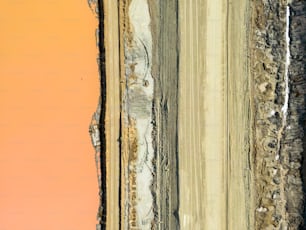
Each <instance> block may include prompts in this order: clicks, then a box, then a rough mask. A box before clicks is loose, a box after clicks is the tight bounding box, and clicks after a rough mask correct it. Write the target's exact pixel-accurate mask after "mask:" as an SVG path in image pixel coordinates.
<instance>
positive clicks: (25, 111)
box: [0, 0, 99, 230]
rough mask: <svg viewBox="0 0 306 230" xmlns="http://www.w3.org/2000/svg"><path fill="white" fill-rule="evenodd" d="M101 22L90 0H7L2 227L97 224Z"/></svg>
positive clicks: (54, 228) (0, 86)
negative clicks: (95, 117)
mask: <svg viewBox="0 0 306 230" xmlns="http://www.w3.org/2000/svg"><path fill="white" fill-rule="evenodd" d="M96 25H97V20H96V18H95V17H94V15H93V14H92V12H91V11H90V9H89V7H88V5H87V2H86V0H45V1H43V0H11V1H0V30H1V32H0V230H90V229H95V223H96V212H97V207H98V183H97V177H96V169H95V161H94V149H93V147H92V146H91V143H90V138H89V135H88V126H89V123H90V119H91V115H92V113H93V112H94V111H95V109H96V106H97V102H98V94H99V92H98V91H99V84H98V67H97V63H96V57H97V53H98V51H97V47H96V41H95V28H96Z"/></svg>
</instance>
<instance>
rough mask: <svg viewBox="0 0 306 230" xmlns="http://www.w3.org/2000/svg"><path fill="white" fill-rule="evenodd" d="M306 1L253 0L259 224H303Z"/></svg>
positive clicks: (270, 226) (285, 226) (260, 226)
mask: <svg viewBox="0 0 306 230" xmlns="http://www.w3.org/2000/svg"><path fill="white" fill-rule="evenodd" d="M303 5H304V6H303ZM303 7H304V8H305V3H302V2H298V1H296V2H295V1H293V2H292V3H290V4H288V3H287V2H286V1H261V0H259V1H254V2H253V31H252V33H253V34H252V41H251V43H252V44H253V46H252V47H250V49H251V54H252V56H251V69H252V75H253V85H254V88H253V95H254V98H253V105H254V111H255V114H254V149H255V156H254V158H253V159H254V161H255V162H254V164H255V182H254V183H255V190H256V191H255V194H256V197H255V199H256V206H257V209H256V211H255V223H256V229H298V228H299V227H300V226H301V225H302V210H303V205H302V203H303V191H302V181H301V163H302V154H303V135H304V130H303V123H304V113H305V109H304V107H305V102H304V97H305V77H304V76H303V75H305V73H304V68H303V67H304V65H305V64H304V63H305V57H304V56H305V54H304V53H303V52H304V51H305V47H304V45H303V42H302V40H303V36H305V34H304V33H305V32H304V31H303V29H302V28H303V23H305V20H304V15H303V10H305V9H303ZM304 25H305V24H304Z"/></svg>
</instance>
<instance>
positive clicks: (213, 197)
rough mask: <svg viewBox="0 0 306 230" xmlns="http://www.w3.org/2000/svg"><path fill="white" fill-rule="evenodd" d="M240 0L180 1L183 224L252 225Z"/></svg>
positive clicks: (212, 226) (184, 226) (243, 8)
mask: <svg viewBox="0 0 306 230" xmlns="http://www.w3.org/2000/svg"><path fill="white" fill-rule="evenodd" d="M245 15H246V3H245V1H235V3H228V2H227V1H222V0H218V1H204V0H196V1H183V0H181V1H180V25H181V33H180V42H181V47H180V77H179V79H180V82H179V85H180V88H179V94H180V96H179V124H178V126H179V162H180V165H179V178H180V181H179V183H180V199H179V200H180V212H179V213H180V226H181V229H209V230H213V229H216V230H217V229H218V230H219V229H250V228H249V215H250V212H249V207H248V206H247V205H249V202H247V199H248V197H249V190H248V186H249V182H248V179H249V177H250V174H249V172H250V170H249V167H250V166H249V161H248V152H249V147H248V146H249V145H248V141H249V140H248V135H247V134H248V132H247V130H248V129H249V127H248V124H249V123H248V122H249V120H248V119H249V117H248V113H249V95H248V91H249V89H248V73H247V68H246V64H247V63H246V60H247V53H246V33H247V30H246V24H247V22H246V20H245Z"/></svg>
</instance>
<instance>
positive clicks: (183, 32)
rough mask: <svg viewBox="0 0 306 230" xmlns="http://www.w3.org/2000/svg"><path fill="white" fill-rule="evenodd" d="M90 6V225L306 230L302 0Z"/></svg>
mask: <svg viewBox="0 0 306 230" xmlns="http://www.w3.org/2000/svg"><path fill="white" fill-rule="evenodd" d="M89 4H90V6H91V7H92V9H94V10H93V11H94V12H96V13H97V17H98V18H99V27H98V28H97V41H98V46H99V51H100V53H99V59H98V60H99V67H100V82H101V96H100V100H99V105H98V108H97V111H96V112H95V114H94V116H93V118H92V122H91V125H90V133H91V138H92V142H93V145H94V147H95V151H96V162H97V174H98V182H99V188H100V194H99V195H100V206H99V209H98V215H97V220H98V223H97V229H108V230H114V229H169V230H173V229H199V230H203V229H207V230H222V229H224V230H225V229H226V230H229V229H232V230H245V229H254V230H270V229H271V230H274V229H275V230H278V229H279V230H286V229H287V230H294V229H304V228H305V226H304V222H305V220H304V219H305V210H304V191H305V173H306V170H305V169H306V164H305V162H304V158H305V148H306V139H305V135H304V130H305V127H306V123H305V92H306V77H305V76H306V75H305V63H306V62H305V61H306V56H305V53H306V47H305V46H306V45H305V44H306V43H305V42H306V39H305V38H306V2H305V1H298V0H291V1H272V0H246V1H243V0H234V1H227V0H214V1H213V0H192V1H190V0H167V1H161V0H118V1H113V0H100V1H90V2H89Z"/></svg>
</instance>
